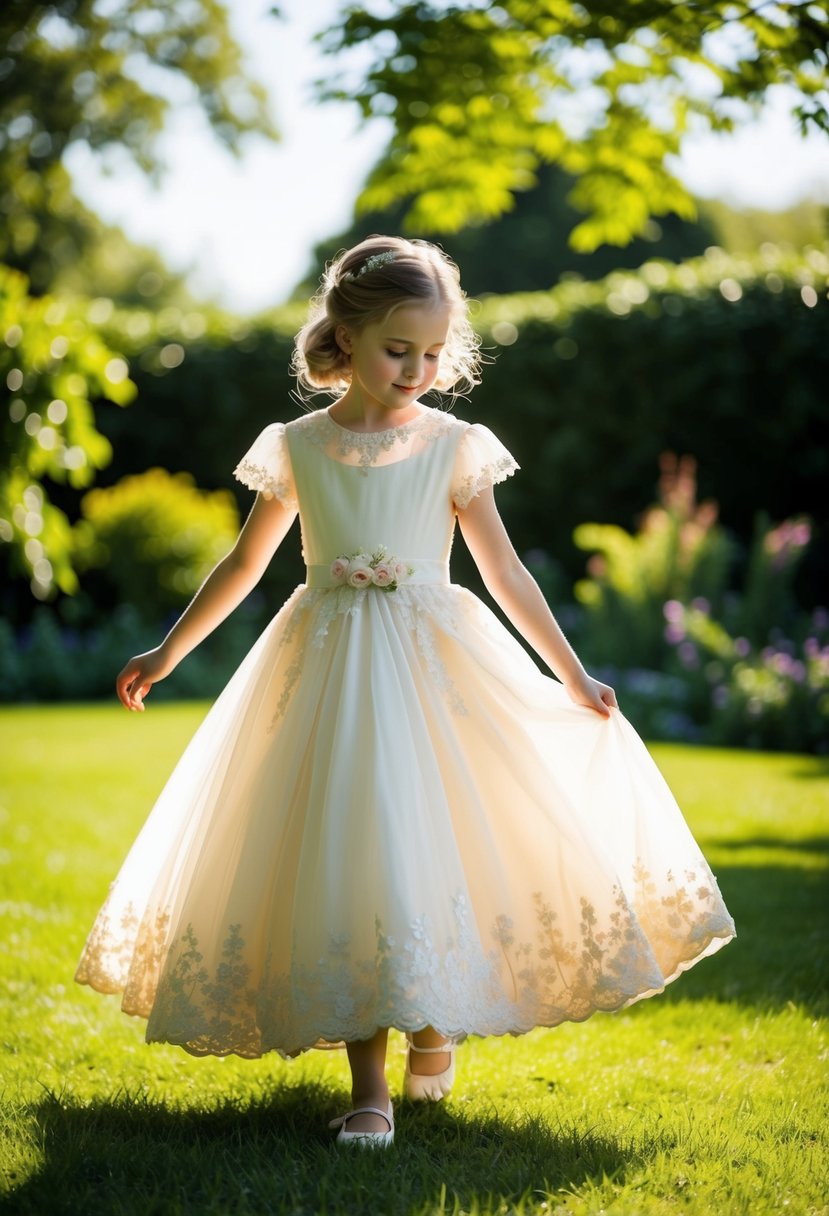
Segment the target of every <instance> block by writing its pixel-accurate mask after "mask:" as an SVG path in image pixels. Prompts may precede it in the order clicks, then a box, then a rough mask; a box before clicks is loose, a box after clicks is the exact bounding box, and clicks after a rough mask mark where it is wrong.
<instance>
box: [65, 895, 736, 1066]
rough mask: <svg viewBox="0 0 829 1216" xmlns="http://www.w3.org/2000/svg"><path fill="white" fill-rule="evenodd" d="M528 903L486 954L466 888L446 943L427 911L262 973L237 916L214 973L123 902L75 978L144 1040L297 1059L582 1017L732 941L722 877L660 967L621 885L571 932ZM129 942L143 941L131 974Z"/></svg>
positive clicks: (156, 922) (190, 945) (193, 946)
mask: <svg viewBox="0 0 829 1216" xmlns="http://www.w3.org/2000/svg"><path fill="white" fill-rule="evenodd" d="M666 878H667V876H666ZM663 882H664V880H663ZM532 899H533V905H534V907H535V922H536V934H535V939H534V940H527V941H519V940H517V939H516V937H515V934H514V932H513V922H512V920H511V919H510V917H509V916H507V915H506V914H504V915H501V916H498V917H496V919H495V921H494V923H493V924H492V925H491V928H490V940H491V941H492V943H493V945H492V946H491V947H490V948H489V949H487V948H486V947H485V946H484V943H483V941H482V940H481V938H480V937H479V936H478V932H477V930H476V929H475V928H473V924H472V922H473V917H472V914H471V911H470V908H469V906H468V902H467V899H466V897H465V896H464V895H463V894H461V893H458V894H456V895H455V896H454V897H453V899H452V901H451V902H452V921H453V923H454V927H455V928H454V934H453V935H452V937H451V938H450V939H449V940H441V942H440V943H438V942H437V940H436V934H435V932H434V931H433V928H432V925H431V923H430V920H429V918H428V917H427V916H425V915H423V916H419V917H417V918H416V919H415V920H414V921H412V922H411V923H410V925H409V926H408V929H407V931H406V933H405V934H404V935H403V936H401V937H399V938H396V937H394V936H390V935H389V934H388V932H387V931H386V929H385V928H384V926H383V925H382V923H381V922H380V921H379V920H377V921H376V923H375V937H376V945H375V950H374V953H373V955H371V956H369V957H361V958H357V957H354V954H353V952H352V950H351V947H350V943H349V940H348V938H347V937H346V936H342V935H341V936H337V937H334V936H332V937H331V938H330V940H329V943H328V949H327V952H326V953H324V954H323V956H322V957H320V959H319V960H318V961H317V962H316V963H315V964H314V966H312V967H309V966H304V965H295V966H293V967H292V968H291V970H290V971H286V970H284V969H278V968H276V967H275V966H274V964H273V958H272V955H269V956H268V957H267V959H266V960H265V963H264V966H261V965H260V966H259V967H258V968H257V969H256V971H257V974H256V975H254V967H253V965H252V960H251V958H250V957H249V955H248V951H247V946H246V942H245V938H244V936H243V933H242V926H241V925H239V924H231V925H229V926H228V927H227V930H226V936H225V939H224V941H223V943H222V948H221V958H220V960H218V961H217V962H216V965H215V966H214V967H212V968H211V967H208V966H206V965H205V954H204V951H205V947H204V946H203V945H202V944H201V943H200V941H199V938H198V935H197V933H196V932H195V929H194V927H193V926H192V925H188V926H187V927H186V929H185V931H184V932H183V933H182V934H181V935H180V936H179V937H178V938H177V940H176V941H175V942H173V943H172V944H169V945H168V942H167V931H168V925H169V920H168V918H167V916H166V915H165V914H164V913H163V912H156V913H154V914H153V915H149V916H147V917H145V918H144V921H143V922H142V923H141V924H139V918H138V916H137V915H136V913H135V910H134V909H133V908H132V907H128V908H127V909H126V910H125V912H124V915H123V916H122V917H121V918H120V921H119V925H118V927H117V928H116V927H115V926H114V925H113V924H111V923H110V922H109V921H108V919H107V917H106V914H105V912H102V914H101V916H100V917H99V920H98V922H97V932H96V934H95V935H93V936H91V937H90V942H89V943H88V944H87V948H86V951H85V955H84V958H83V960H82V962H81V965H80V966H79V968H78V972H77V974H76V977H75V978H76V979H77V980H78V982H80V983H86V984H90V985H91V986H92V987H94V988H97V989H98V990H100V991H104V992H113V991H120V990H122V989H123V990H124V998H123V1001H122V1008H123V1009H124V1011H125V1012H127V1013H130V1014H134V1015H137V1016H141V1017H145V1018H148V1026H147V1041H148V1042H168V1043H173V1044H176V1045H178V1046H181V1047H183V1048H184V1049H185V1050H187V1051H188V1052H190V1053H191V1054H193V1055H230V1054H235V1055H240V1056H246V1057H251V1058H255V1057H258V1056H261V1055H263V1054H265V1053H266V1052H268V1051H277V1052H278V1053H279V1054H280V1055H283V1056H285V1057H292V1056H295V1055H297V1054H298V1053H299V1052H301V1051H305V1050H307V1049H309V1048H312V1047H316V1046H319V1045H327V1046H331V1045H336V1044H338V1043H340V1042H342V1041H353V1040H355V1039H363V1038H367V1037H369V1036H370V1035H371V1034H372V1033H373V1032H374V1030H375V1029H376V1028H377V1027H378V1026H394V1027H396V1028H397V1029H400V1030H407V1029H408V1030H417V1029H421V1028H422V1027H423V1026H426V1025H433V1026H434V1027H435V1028H436V1029H437V1030H439V1031H440V1032H441V1033H443V1034H445V1035H450V1036H452V1037H455V1038H462V1037H465V1036H466V1035H468V1034H476V1035H502V1034H521V1033H526V1032H527V1031H529V1030H531V1029H533V1028H534V1027H536V1026H557V1025H559V1024H560V1023H561V1022H565V1021H574V1022H580V1021H584V1020H585V1019H586V1018H588V1017H590V1016H591V1015H592V1014H593V1013H595V1012H598V1011H600V1010H602V1011H610V1010H614V1009H621V1008H624V1007H625V1006H627V1005H630V1004H632V1003H633V1002H634V1001H637V1000H641V999H643V998H645V997H648V996H652V995H655V994H656V993H658V992H661V991H663V990H664V988H665V986H666V984H667V983H669V982H671V980H673V979H674V978H676V977H677V976H678V975H679V974H681V973H682V971H684V970H687V969H688V968H689V967H690V966H692V965H693V964H694V962H696V961H698V960H699V959H700V958H702V957H705V956H706V955H708V954H711V953H713V952H714V950H716V949H719V948H720V947H721V946H723V945H725V944H726V943H727V942H728V941H730V940H731V939H732V938H733V937H734V936H735V933H734V924H733V921H732V920H731V918H730V917H729V916H728V914H727V912H726V911H725V908H724V905H723V904H722V902H721V899H720V898H719V895H718V892H717V891H716V884H714V883H713V881H712V884H711V886H709V887H708V888H707V892H706V898H705V900H704V901H703V903H702V904H699V903H698V904H696V906H695V907H694V908H693V911H690V910H688V911H686V914H685V915H684V916H683V917H681V918H680V921H679V922H678V923H674V924H671V919H672V915H673V914H668V917H667V920H666V921H665V923H664V935H663V942H662V946H663V947H665V948H666V949H667V953H664V954H661V951H659V950H658V949H657V953H660V954H661V957H660V959H659V962H657V956H656V955H655V953H654V945H655V944H654V943H653V942H650V941H649V940H648V938H647V937H646V936H645V934H644V933H643V931H642V928H641V926H640V923H639V921H638V920H637V915H636V913H635V912H634V911H633V909H632V908H631V906H630V904H629V903H628V901H627V899H626V897H625V896H624V894H623V893H622V891H621V890H620V889H619V887H614V888H613V905H612V906H613V907H614V908H615V911H613V912H612V913H609V914H608V913H605V916H604V919H603V922H602V923H601V924H599V922H598V917H597V913H596V910H595V908H594V906H593V905H592V904H591V903H590V902H589V901H588V900H587V899H585V898H582V899H581V919H580V923H579V925H578V928H577V932H576V935H575V936H573V937H568V936H565V934H564V933H563V932H562V930H561V928H560V927H559V926H558V924H557V914H556V912H555V911H554V909H553V908H552V906H551V904H550V903H549V901H548V899H547V898H546V897H545V896H544V895H543V894H542V893H541V892H536V893H535V894H534V895H533V897H532ZM637 911H638V909H637ZM663 914H664V913H663ZM130 937H131V938H132V939H133V941H134V942H135V948H134V951H133V953H132V957H131V959H130V960H129V963H128V970H127V973H126V974H124V968H125V966H126V965H127V952H128V950H127V943H128V939H129V938H130ZM164 956H166V957H164ZM162 957H164V963H163V965H162Z"/></svg>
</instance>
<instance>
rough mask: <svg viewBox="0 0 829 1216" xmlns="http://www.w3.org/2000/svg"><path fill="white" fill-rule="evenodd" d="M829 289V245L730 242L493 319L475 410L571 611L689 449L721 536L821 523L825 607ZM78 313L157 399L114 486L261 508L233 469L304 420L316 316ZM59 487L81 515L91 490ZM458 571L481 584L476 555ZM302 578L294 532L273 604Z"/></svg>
mask: <svg viewBox="0 0 829 1216" xmlns="http://www.w3.org/2000/svg"><path fill="white" fill-rule="evenodd" d="M828 278H829V250H825V249H812V250H806V251H804V252H803V253H795V252H793V251H787V250H777V249H774V248H771V247H766V248H765V249H764V250H763V251H762V252H761V253H758V254H756V255H755V256H753V257H750V258H749V257H741V258H730V257H728V256H727V255H725V254H723V253H722V251H719V250H717V249H713V248H712V249H709V251H708V252H707V254H706V256H705V257H702V258H698V259H694V260H693V261H690V262H686V263H683V264H682V265H680V266H676V265H672V264H670V263H668V262H664V261H658V260H651V261H648V262H646V263H645V264H644V265H643V266H642V267H641V268H640V269H639V270H637V271H631V272H617V273H614V274H612V275H610V276H608V277H607V278H605V279H603V280H600V281H598V282H584V281H580V280H576V279H566V280H564V281H563V282H561V283H560V284H559V286H558V287H556V288H554V289H553V290H552V291H549V292H537V293H528V294H523V295H514V296H508V297H497V298H489V299H487V300H485V301H484V302H483V303H482V304H481V305H480V306H479V307H477V308H476V315H475V324H476V325H477V327H478V329H479V331H480V332H481V334H482V338H483V343H484V346H485V348H486V350H487V351H488V352H489V353H490V354H494V356H495V358H494V362H493V363H492V364H491V365H490V366H488V367H487V368H486V370H485V374H484V379H483V383H482V384H481V385H480V387H479V388H477V389H476V390H475V393H474V395H473V397H472V400H471V402H470V403H469V404H468V405H466V404H464V403H460V404H459V405H458V406H457V407H456V408H457V411H458V413H459V414H460V415H461V416H462V417H465V418H468V419H469V420H470V421H479V422H483V423H485V424H486V425H488V426H491V427H492V428H493V430H494V431H495V432H496V434H498V435H499V436H501V437H502V438H503V440H504V442H505V443H506V444H507V446H508V447H509V448H510V449H511V450H512V451H513V452H514V454H515V456H516V459H517V460H518V461H519V463H520V464H521V465H522V469H521V472H520V473H519V474H518V475H517V476H516V477H514V478H511V479H510V480H509V481H507V482H505V483H504V485H503V486H501V487H499V489H498V499H499V503H500V504H501V507H502V510H503V513H504V516H505V518H506V519H507V522H508V526H509V530H510V535H511V537H512V538H513V540H514V542H515V544H516V546H517V548H518V549H519V551H520V552H526V551H528V550H532V549H538V548H543V549H544V550H545V551H546V552H547V553H548V554H549V555H550V558H551V560H553V561H554V562H555V563H556V564H557V566H558V567H559V568H560V570H559V573H560V577H559V584H560V586H559V587H558V588H556V594H555V596H554V598H553V602H559V601H560V599H561V594H562V593H566V594H568V595H569V588H570V586H571V585H572V583H573V582H575V581H576V580H577V579H578V578H580V577H582V575H583V572H584V555H583V553H582V552H581V551H580V550H579V549H578V548H577V547H576V546H575V545H574V544H573V541H572V536H573V532H574V530H575V528H576V527H577V526H578V525H579V524H581V523H583V522H584V521H586V520H591V521H596V522H600V523H615V524H618V525H620V526H621V527H623V528H630V527H631V526H633V525H634V521H635V520H636V518H637V517H638V516H639V515H640V514H641V512H642V511H643V510H644V509H645V507H646V506H647V504H648V503H650V502H652V501H653V492H654V490H655V482H656V475H657V472H658V467H659V466H658V459H659V454H660V453H661V452H663V451H665V450H672V451H674V452H681V453H688V454H690V455H692V456H694V457H695V458H696V460H697V461H698V466H699V470H700V497H701V498H713V499H715V500H716V501H717V502H718V504H719V523H720V525H721V526H722V528H723V529H725V530H726V531H727V532H728V533H729V534H731V535H733V536H734V537H735V538H736V539H737V540H739V541H740V543H741V544H743V545H745V546H747V545H748V544H749V543H750V540H751V535H752V530H753V528H754V522H755V521H754V514H755V508H756V506H758V505H763V506H764V507H765V508H766V509H767V510H768V511H769V514H770V516H771V517H773V518H774V519H778V520H780V519H785V518H788V517H791V516H793V515H796V514H798V513H801V512H803V513H806V514H808V515H810V516H811V518H812V519H813V520H814V530H813V537H812V543H811V545H810V548H809V551H808V553H807V555H806V557H805V559H804V562H803V564H802V567H801V568H800V569H799V571H798V576H797V581H796V586H795V593H796V596H797V599H798V601H799V602H800V603H801V604H803V605H804V606H810V605H814V604H815V603H817V588H818V587H820V586H821V585H825V584H826V581H827V580H829V530H827V525H826V511H825V502H826V495H825V485H826V480H827V477H829V406H827V401H826V394H825V384H826V382H827V380H829V346H827V343H826V342H825V329H826V321H825V317H826V307H827V303H826V299H825V292H826V287H827V279H828ZM78 308H79V309H80V310H81V315H82V316H83V318H84V320H85V323H86V324H89V323H90V318H93V319H94V320H95V324H96V325H97V327H98V328H99V329H100V334H101V339H102V341H104V342H105V343H106V345H108V346H109V348H110V349H112V350H119V351H121V352H123V356H124V358H125V359H126V361H127V362H128V364H129V369H130V377H131V378H132V379H133V380H134V381H135V383H136V385H137V386H138V389H139V394H140V396H139V404H138V405H137V406H134V407H133V408H132V409H130V410H114V409H108V408H105V407H103V406H102V407H101V409H100V411H99V413H98V419H97V423H98V427H99V429H100V430H101V431H102V433H103V434H104V435H105V436H106V438H107V439H108V440H109V442H110V444H111V445H112V448H113V452H114V455H113V460H112V463H111V465H110V466H109V467H108V468H107V470H106V472H105V473H104V474H103V476H102V479H101V480H102V482H103V483H104V484H105V483H107V482H115V481H117V480H119V479H120V478H122V477H124V476H127V475H129V474H136V473H140V472H143V471H144V470H145V469H147V468H148V467H152V466H157V465H162V466H166V467H168V468H173V469H180V468H186V469H187V470H188V471H189V472H191V473H192V474H193V475H194V477H195V479H196V482H197V484H198V485H200V486H203V487H206V488H220V487H230V488H232V489H233V490H234V492H235V493H236V497H237V502H238V503H239V505H240V507H241V508H242V509H243V510H245V511H246V510H247V509H248V508H249V506H250V503H251V497H250V494H249V492H247V491H245V490H243V489H242V488H240V487H238V485H236V484H235V483H234V481H233V478H232V474H231V470H232V468H233V466H234V464H235V463H236V461H237V460H238V459H239V458H240V457H241V455H242V454H243V453H244V451H245V450H246V448H247V446H248V444H249V443H250V442H252V440H253V438H254V437H255V436H256V434H257V433H258V431H259V430H260V429H261V428H262V427H263V426H265V425H266V424H267V423H269V422H272V421H274V420H283V421H286V420H288V419H289V418H291V417H294V416H296V414H297V412H298V406H297V404H296V402H295V401H294V400H293V399H292V398H291V391H292V380H291V377H290V374H289V369H288V363H289V356H290V350H291V344H292V338H293V334H294V333H296V331H297V329H298V328H299V326H300V325H301V323H302V320H303V319H304V307H303V306H301V305H299V304H296V305H291V306H289V307H283V308H280V309H275V310H272V311H269V312H267V313H264V314H262V315H261V316H260V317H258V318H252V319H248V320H244V321H242V320H240V319H239V318H234V317H229V316H227V315H225V314H222V313H220V312H217V311H216V310H213V309H207V308H186V307H185V308H182V307H167V308H162V309H158V310H152V311H151V310H148V309H145V308H125V307H119V306H116V305H113V304H112V302H110V301H106V300H95V301H89V302H87V303H86V304H85V305H83V306H81V305H80V304H79V305H78ZM11 396H13V394H10V397H11ZM315 404H319V402H316V403H315ZM7 408H8V405H7V403H4V404H2V406H0V409H2V410H3V411H5V410H6V409H7ZM57 489H58V490H59V491H60V493H61V498H60V505H61V507H62V509H63V510H64V511H65V512H66V513H67V515H68V516H69V517H70V518H72V519H75V518H77V516H78V513H79V506H78V501H79V497H80V496H79V495H75V496H73V495H72V494H71V492H70V488H68V487H62V486H61V487H57ZM50 493H51V491H50ZM453 562H454V563H455V567H456V570H457V576H458V578H459V579H460V580H461V581H464V582H468V583H469V584H470V585H476V584H475V571H474V567H472V565H471V562H470V561H468V559H467V557H466V554H465V552H464V549H463V546H462V545H460V544H459V545H456V547H455V552H454V554H453ZM300 572H301V564H300V561H299V556H298V548H297V545H296V544H295V542H294V540H293V538H291V537H289V538H288V540H287V541H286V543H285V545H284V546H283V548H282V549H281V550H280V552H279V553H278V554H277V557H276V559H275V561H274V562H273V563H272V566H271V569H270V570H269V571H268V574H267V575H266V589H265V595H266V598H267V602H268V603H269V605H270V607H271V608H272V609H273V611H275V610H276V608H278V607H279V605H280V604H281V602H282V600H283V599H284V597H285V593H287V591H289V590H290V589H291V588H292V587H293V586H294V585H295V584H296V583H297V582H298V581H299V579H298V577H297V575H298V574H299V573H300ZM2 599H3V610H4V611H5V612H6V613H7V615H9V617H10V619H12V621H13V622H14V623H15V625H19V624H23V623H24V622H25V621H26V620H27V619H28V615H29V613H30V611H31V605H30V596H29V593H28V585H27V584H23V583H21V582H19V581H12V580H11V579H7V580H5V585H4V587H3V590H2Z"/></svg>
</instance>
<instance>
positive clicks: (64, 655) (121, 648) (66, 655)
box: [0, 592, 262, 703]
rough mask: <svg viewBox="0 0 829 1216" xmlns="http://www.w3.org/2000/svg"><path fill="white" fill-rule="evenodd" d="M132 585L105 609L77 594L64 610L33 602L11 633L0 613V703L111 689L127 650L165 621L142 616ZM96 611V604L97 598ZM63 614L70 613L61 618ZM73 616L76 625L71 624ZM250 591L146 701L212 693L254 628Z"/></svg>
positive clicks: (88, 695) (84, 696) (152, 636)
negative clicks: (24, 622) (26, 619)
mask: <svg viewBox="0 0 829 1216" xmlns="http://www.w3.org/2000/svg"><path fill="white" fill-rule="evenodd" d="M140 606H141V597H140V595H137V594H136V593H135V592H133V594H132V595H131V596H130V598H129V600H128V601H127V602H125V603H122V604H119V605H118V606H117V607H115V608H113V609H112V610H111V611H110V612H108V613H107V614H105V615H104V614H97V613H96V616H95V617H94V623H93V624H92V625H90V622H89V619H88V617H89V613H88V611H85V610H84V606H83V605H82V604H81V605H78V603H77V601H72V602H71V607H72V609H76V608H77V609H79V610H78V611H77V612H75V611H70V612H68V613H65V614H61V613H56V612H55V611H54V610H52V609H49V608H46V607H45V606H44V605H39V606H38V608H37V609H36V610H35V613H34V615H33V617H32V619H31V622H30V624H29V625H28V626H27V627H26V628H25V629H22V630H20V631H18V632H17V633H15V632H13V630H12V629H11V628H10V627H9V625H8V624H7V622H5V621H4V620H2V618H0V702H6V703H9V702H38V701H88V700H96V699H99V698H106V699H109V698H110V697H113V696H114V695H115V677H116V675H117V673H118V672H119V671H120V670H121V668H122V667H123V665H124V663H125V662H126V661H127V659H128V658H129V657H130V655H133V654H140V653H141V652H142V651H145V650H151V649H152V648H153V647H154V646H157V645H158V643H159V642H160V641H161V630H162V629H163V628H164V625H165V624H167V623H169V624H172V622H173V618H174V616H175V614H172V615H171V616H170V617H168V618H167V619H166V621H163V622H158V621H153V622H151V623H150V622H148V621H147V619H146V614H145V613H142V612H141V611H139V608H140ZM95 607H96V610H97V608H98V605H97V604H96V606H95ZM64 616H68V617H69V621H68V622H67V621H66V620H65V619H64ZM73 618H77V620H78V625H77V626H75V625H73V624H72V620H73ZM261 627H262V626H261V604H258V603H257V602H256V600H255V598H254V599H253V600H252V601H247V602H245V603H244V604H242V605H240V607H239V608H237V609H236V611H235V612H234V613H233V615H232V616H231V617H230V618H229V619H228V620H227V621H225V622H224V623H223V624H222V625H220V626H219V628H218V629H217V630H216V631H215V632H214V633H212V634H211V635H210V637H209V638H207V639H206V640H205V641H204V642H202V643H201V645H200V646H199V647H198V649H197V650H196V651H195V652H194V653H193V654H190V655H188V656H187V658H186V660H185V661H184V662H183V663H181V664H180V665H179V666H178V667H177V668H176V670H175V671H174V672H173V674H172V675H171V676H169V677H168V678H167V679H166V680H164V681H162V682H161V683H160V684H158V685H157V686H156V687H155V688H154V689H153V692H152V699H153V703H156V702H158V701H170V700H181V699H182V698H188V697H211V698H212V697H217V696H218V695H219V693H220V692H221V691H222V689H223V688H224V686H225V685H226V684H227V682H228V680H229V679H230V677H231V676H232V675H233V673H234V671H235V670H236V668H237V667H238V665H239V663H240V662H241V661H242V659H243V658H244V656H245V654H246V653H247V651H248V650H249V649H250V648H251V646H252V645H253V643H254V642H255V641H256V638H257V636H258V634H259V632H260V631H261Z"/></svg>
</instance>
